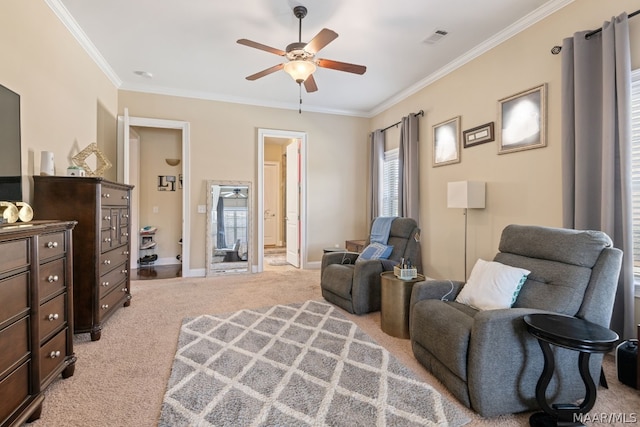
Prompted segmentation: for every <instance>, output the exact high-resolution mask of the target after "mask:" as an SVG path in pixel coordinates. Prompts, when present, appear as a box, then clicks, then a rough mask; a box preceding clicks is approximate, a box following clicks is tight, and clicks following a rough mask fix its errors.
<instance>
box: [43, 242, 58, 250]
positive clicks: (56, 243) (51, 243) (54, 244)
mask: <svg viewBox="0 0 640 427" xmlns="http://www.w3.org/2000/svg"><path fill="white" fill-rule="evenodd" d="M46 246H47V248H49V249H53V248H57V247H58V242H48V243H47V245H46Z"/></svg>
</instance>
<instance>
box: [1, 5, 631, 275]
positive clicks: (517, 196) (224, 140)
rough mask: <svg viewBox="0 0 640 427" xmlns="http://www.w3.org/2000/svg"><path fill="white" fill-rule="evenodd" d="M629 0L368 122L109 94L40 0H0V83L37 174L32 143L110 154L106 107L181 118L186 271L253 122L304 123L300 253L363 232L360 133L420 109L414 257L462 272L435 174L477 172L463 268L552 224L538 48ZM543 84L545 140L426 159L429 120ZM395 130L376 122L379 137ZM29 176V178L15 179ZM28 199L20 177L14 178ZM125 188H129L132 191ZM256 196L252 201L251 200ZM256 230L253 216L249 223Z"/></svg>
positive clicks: (551, 91)
mask: <svg viewBox="0 0 640 427" xmlns="http://www.w3.org/2000/svg"><path fill="white" fill-rule="evenodd" d="M638 6H639V5H638V1H637V0H614V1H607V2H604V1H601V0H579V1H575V2H573V3H572V4H570V5H569V6H567V7H566V8H564V9H563V10H561V11H559V12H557V13H556V14H554V15H553V16H551V17H549V18H547V19H545V20H544V21H543V22H540V23H538V24H537V25H535V26H533V27H531V28H530V29H528V30H526V31H525V32H523V33H521V34H518V35H517V36H515V37H513V38H512V39H510V40H508V41H506V42H505V43H503V44H502V45H500V46H498V47H496V48H494V49H492V50H491V51H489V52H488V53H486V54H485V55H483V56H481V57H480V58H477V59H475V60H474V61H472V62H470V63H469V64H467V65H465V66H463V67H462V68H460V69H458V70H456V71H455V72H453V73H451V74H450V75H448V76H446V77H445V78H443V79H441V80H439V81H438V82H436V83H434V84H432V85H430V86H428V87H426V88H424V89H423V90H421V91H419V92H418V93H416V94H414V95H413V96H411V97H409V98H407V99H406V100H404V101H402V102H400V103H398V104H396V105H394V106H393V107H391V108H389V109H388V110H386V111H384V112H383V113H381V114H378V115H377V116H375V117H374V118H372V119H370V120H369V119H363V118H353V117H345V116H336V115H325V114H317V113H308V112H303V113H302V114H298V113H297V111H289V110H279V109H273V108H263V107H255V106H246V105H238V104H226V103H220V102H214V101H206V100H198V99H186V98H178V97H169V96H162V95H150V94H143V93H134V92H127V91H118V90H117V89H116V88H115V87H114V85H113V84H112V83H111V81H110V80H109V79H108V78H107V77H106V76H105V75H104V74H103V73H102V72H101V71H100V70H99V69H98V67H97V66H96V65H95V63H94V62H93V61H92V60H91V59H90V58H89V56H88V55H87V54H86V52H85V51H84V50H83V49H82V48H81V47H80V46H79V44H78V43H77V42H76V40H75V39H74V38H73V36H72V35H71V34H70V33H69V32H68V30H67V29H66V28H65V27H64V25H63V24H62V23H61V22H60V21H59V20H58V19H57V17H56V16H55V15H54V13H53V12H52V11H51V10H50V8H49V7H48V6H47V5H46V3H45V2H44V1H36V0H28V1H25V0H3V1H2V6H1V10H0V11H1V13H0V52H2V54H3V60H2V61H0V83H2V84H3V85H5V86H7V87H8V88H9V89H11V90H13V91H15V92H17V93H18V94H20V95H21V116H22V145H23V149H22V158H23V174H24V175H25V176H29V175H32V174H33V173H34V172H36V173H37V172H39V169H40V165H39V162H40V151H43V150H48V151H53V152H54V155H55V159H56V166H57V173H58V174H64V173H65V168H66V166H67V165H68V164H69V163H70V158H71V156H73V155H74V154H76V153H77V152H78V151H79V150H81V149H82V148H84V147H85V146H86V145H88V144H89V143H91V142H94V141H97V142H98V145H99V146H100V148H101V149H102V150H103V151H104V152H105V154H106V155H107V157H108V158H109V159H111V160H112V162H113V163H114V168H113V169H111V170H109V171H108V172H107V178H109V179H115V177H116V172H115V171H116V168H115V159H116V141H115V139H116V138H115V134H116V125H115V124H116V120H115V118H116V116H117V115H118V114H122V112H123V111H124V108H125V107H127V108H129V112H130V115H132V116H139V117H150V118H162V119H175V120H185V121H188V122H190V123H191V142H192V147H191V176H192V187H191V203H192V204H193V206H191V211H192V217H191V222H192V236H190V241H188V242H187V244H189V245H190V249H191V266H190V268H193V269H196V268H203V267H204V248H205V237H204V231H205V230H204V224H205V218H204V215H202V214H197V209H196V206H197V205H199V204H205V203H206V200H205V189H204V183H205V180H207V179H222V180H247V181H252V182H253V183H254V185H255V184H257V178H256V171H257V164H256V162H257V130H258V128H261V127H262V128H268V129H283V130H293V131H304V132H307V133H308V136H309V146H308V161H307V168H308V174H307V178H308V187H307V189H308V200H307V208H308V221H309V224H308V230H309V231H308V250H309V256H308V259H309V261H311V262H314V261H315V262H317V261H319V260H320V258H321V255H322V248H323V247H325V246H333V245H334V244H336V243H338V244H340V245H342V244H343V242H344V240H345V239H347V238H359V237H363V236H365V235H366V233H367V230H368V221H367V217H366V191H365V187H366V186H365V180H366V176H367V145H368V144H367V134H368V133H369V132H370V131H371V130H373V129H376V128H380V127H385V126H387V125H389V124H391V123H395V122H396V121H398V120H399V119H400V117H402V116H404V115H407V114H408V113H410V112H416V111H418V110H420V109H423V110H424V111H425V117H424V118H421V119H420V141H421V153H420V164H421V186H422V190H421V197H422V202H421V203H422V216H421V225H422V228H423V230H424V232H423V248H424V250H423V254H424V255H423V256H424V260H423V264H424V266H425V268H426V272H427V274H428V275H430V276H433V277H452V278H459V279H461V278H462V276H463V264H462V257H463V226H464V218H463V216H462V212H460V211H458V210H452V209H447V208H446V183H447V182H449V181H457V180H464V179H479V180H484V181H486V182H487V208H486V209H484V210H474V211H471V212H470V214H469V258H470V261H469V265H470V266H471V265H472V263H473V261H472V260H474V259H475V258H478V257H484V258H489V257H492V256H493V254H494V253H495V251H496V248H497V244H498V238H499V235H500V232H501V230H502V229H503V228H504V226H505V225H507V224H509V223H532V224H542V225H552V226H558V225H561V193H560V191H561V190H560V118H559V114H560V113H559V111H560V57H559V56H553V55H551V54H550V53H549V50H550V48H551V47H552V46H554V45H556V44H560V43H561V41H562V39H563V38H564V37H567V36H570V35H571V34H572V33H573V32H575V31H579V30H584V29H590V28H597V27H599V26H600V25H601V24H602V22H603V21H604V20H606V19H609V17H611V16H614V15H617V14H619V13H620V12H622V11H628V12H631V11H634V10H636V9H638ZM630 27H631V39H632V43H633V45H632V49H633V51H632V64H633V67H634V68H639V67H640V43H636V41H637V40H640V17H636V18H633V19H632V20H631V21H630ZM541 83H547V85H548V147H545V148H541V149H536V150H530V151H523V152H519V153H512V154H506V155H501V156H498V155H497V154H496V152H497V147H496V143H495V142H491V143H487V144H483V145H480V146H476V147H471V148H468V149H464V150H463V152H462V162H461V163H460V164H456V165H450V166H443V167H438V168H433V167H432V166H431V157H432V155H431V142H432V137H431V127H432V126H433V124H436V123H439V122H441V121H443V120H446V119H449V118H452V117H455V116H458V115H460V116H461V117H462V129H469V128H471V127H474V126H477V125H480V124H483V123H486V122H489V121H496V118H497V117H496V115H497V100H498V99H500V98H502V97H505V96H509V95H512V94H514V93H517V92H519V91H521V90H524V89H527V88H530V87H533V86H536V85H538V84H541ZM398 134H399V131H398V130H397V129H396V128H393V129H390V130H389V131H388V132H387V138H388V140H389V142H390V146H393V145H397V142H395V141H397V138H398ZM27 181H28V180H27ZM25 190H26V191H25V197H24V198H25V200H30V196H29V194H30V185H29V183H28V182H27V184H26V185H25ZM134 191H135V190H134ZM255 205H257V203H255V201H254V206H255ZM254 229H255V224H254Z"/></svg>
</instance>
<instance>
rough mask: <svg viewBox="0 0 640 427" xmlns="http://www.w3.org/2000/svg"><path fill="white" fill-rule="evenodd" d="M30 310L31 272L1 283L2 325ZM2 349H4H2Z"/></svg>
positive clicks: (0, 310) (0, 306)
mask: <svg viewBox="0 0 640 427" xmlns="http://www.w3.org/2000/svg"><path fill="white" fill-rule="evenodd" d="M28 308H29V272H27V271H25V272H24V273H20V274H17V275H15V276H11V277H8V278H6V279H4V280H2V281H0V324H2V322H4V321H6V320H8V319H10V318H11V317H13V316H15V315H16V314H19V313H22V312H26V310H28ZM0 348H2V347H0Z"/></svg>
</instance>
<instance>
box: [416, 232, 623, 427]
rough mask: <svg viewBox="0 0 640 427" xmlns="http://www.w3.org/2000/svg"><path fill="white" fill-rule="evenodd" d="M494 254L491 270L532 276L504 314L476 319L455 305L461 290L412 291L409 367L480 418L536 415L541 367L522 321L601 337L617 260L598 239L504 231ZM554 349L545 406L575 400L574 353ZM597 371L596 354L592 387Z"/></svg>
mask: <svg viewBox="0 0 640 427" xmlns="http://www.w3.org/2000/svg"><path fill="white" fill-rule="evenodd" d="M499 250H500V252H499V253H498V254H497V255H496V256H495V258H494V261H497V262H499V263H501V264H506V265H509V266H512V267H519V268H523V269H526V270H529V271H530V272H531V273H529V275H528V276H527V280H526V282H525V283H524V285H523V286H522V289H521V290H520V293H519V294H518V296H517V299H516V300H515V303H514V304H513V306H512V308H504V309H495V310H477V309H475V308H473V307H471V306H469V305H465V304H461V303H458V302H455V299H456V296H457V295H458V294H459V292H460V290H461V289H462V287H463V286H464V284H463V283H460V282H450V281H436V280H432V281H426V282H419V283H416V285H415V286H414V288H413V292H412V295H411V305H410V310H411V312H410V334H411V344H412V348H413V353H414V355H415V357H416V358H417V359H418V361H419V362H420V363H421V364H422V365H424V366H425V367H426V368H427V369H428V370H429V371H430V372H431V373H433V374H434V375H435V376H436V377H437V378H438V379H439V380H440V381H441V382H442V383H444V385H445V386H446V387H447V388H448V389H449V390H450V391H451V392H452V393H453V394H454V395H455V396H456V397H457V398H458V399H459V400H460V401H461V402H462V403H463V404H464V405H466V406H467V407H469V408H471V409H473V410H475V411H476V412H478V413H479V414H480V415H482V416H485V417H492V416H496V415H500V414H507V413H516V412H522V411H528V410H534V409H536V408H538V407H539V406H538V404H537V402H536V398H535V388H536V384H537V382H538V379H539V377H540V374H541V373H542V369H543V366H544V358H543V355H542V351H541V349H540V346H539V345H538V343H537V340H536V339H535V338H534V337H533V336H531V335H530V334H529V333H528V332H527V328H526V325H525V323H524V321H523V317H524V316H525V315H526V314H530V313H544V312H551V313H560V314H565V315H570V316H576V317H579V318H583V319H586V320H588V321H590V322H593V323H596V324H599V325H602V326H604V327H609V322H610V320H611V313H612V310H613V301H614V297H615V293H616V288H617V284H618V276H619V273H620V266H621V262H622V252H621V251H620V250H619V249H616V248H613V247H612V243H611V239H610V238H609V237H608V236H607V235H606V234H604V233H602V232H597V231H576V230H567V229H558V228H548V227H536V226H520V225H510V226H508V227H506V228H505V229H504V231H503V233H502V237H501V240H500V246H499ZM443 298H444V299H445V300H444V301H443V300H442V299H443ZM552 347H553V346H552ZM553 348H554V353H555V361H556V369H555V372H554V377H553V379H552V382H551V384H550V385H549V388H548V389H547V399H549V400H550V401H552V402H560V403H569V402H573V401H576V400H582V399H583V398H584V397H585V394H584V393H585V389H584V383H583V381H582V379H581V378H580V375H579V371H578V354H579V353H578V352H577V351H572V350H568V349H564V348H558V347H553ZM601 365H602V354H594V355H592V357H591V360H590V372H591V375H592V377H593V379H594V381H595V383H596V384H597V383H598V379H599V375H600V370H601Z"/></svg>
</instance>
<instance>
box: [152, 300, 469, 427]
mask: <svg viewBox="0 0 640 427" xmlns="http://www.w3.org/2000/svg"><path fill="white" fill-rule="evenodd" d="M467 422H469V419H468V418H467V417H466V416H464V415H463V414H461V413H459V411H457V410H456V408H455V407H454V406H453V405H452V404H451V402H449V401H448V400H446V399H445V398H444V397H442V396H441V395H440V394H439V393H438V392H437V391H436V390H434V389H433V388H432V387H431V386H430V385H429V384H426V383H424V382H423V381H421V380H420V379H418V378H417V377H416V376H415V374H413V372H412V371H411V370H409V369H408V368H406V367H405V366H403V365H402V364H401V363H400V362H399V361H398V360H397V359H396V358H395V357H394V356H393V355H391V354H390V353H389V352H388V351H387V350H386V349H384V348H383V347H381V346H380V345H378V344H377V343H376V342H375V341H374V340H373V339H372V338H371V337H369V336H368V335H367V334H365V333H364V332H363V331H362V330H361V329H360V328H359V327H358V326H357V325H356V324H355V323H353V322H351V321H350V320H348V319H347V318H346V317H345V316H344V315H343V314H342V313H340V312H339V311H338V309H336V308H334V307H333V306H332V305H329V304H327V303H325V302H321V301H307V302H304V303H299V304H292V305H276V306H273V307H266V308H264V309H259V310H241V311H238V312H234V313H227V314H221V315H202V316H198V317H196V318H189V319H184V321H183V324H182V328H181V331H180V336H179V339H178V349H177V352H176V356H175V360H174V363H173V368H172V371H171V375H170V378H169V383H168V386H167V391H166V393H165V397H164V401H163V405H162V412H161V416H160V421H159V426H162V427H165V426H167V427H168V426H172V427H174V426H325V425H327V426H385V425H386V426H430V425H432V426H435V425H438V426H460V425H463V424H466V423H467Z"/></svg>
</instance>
